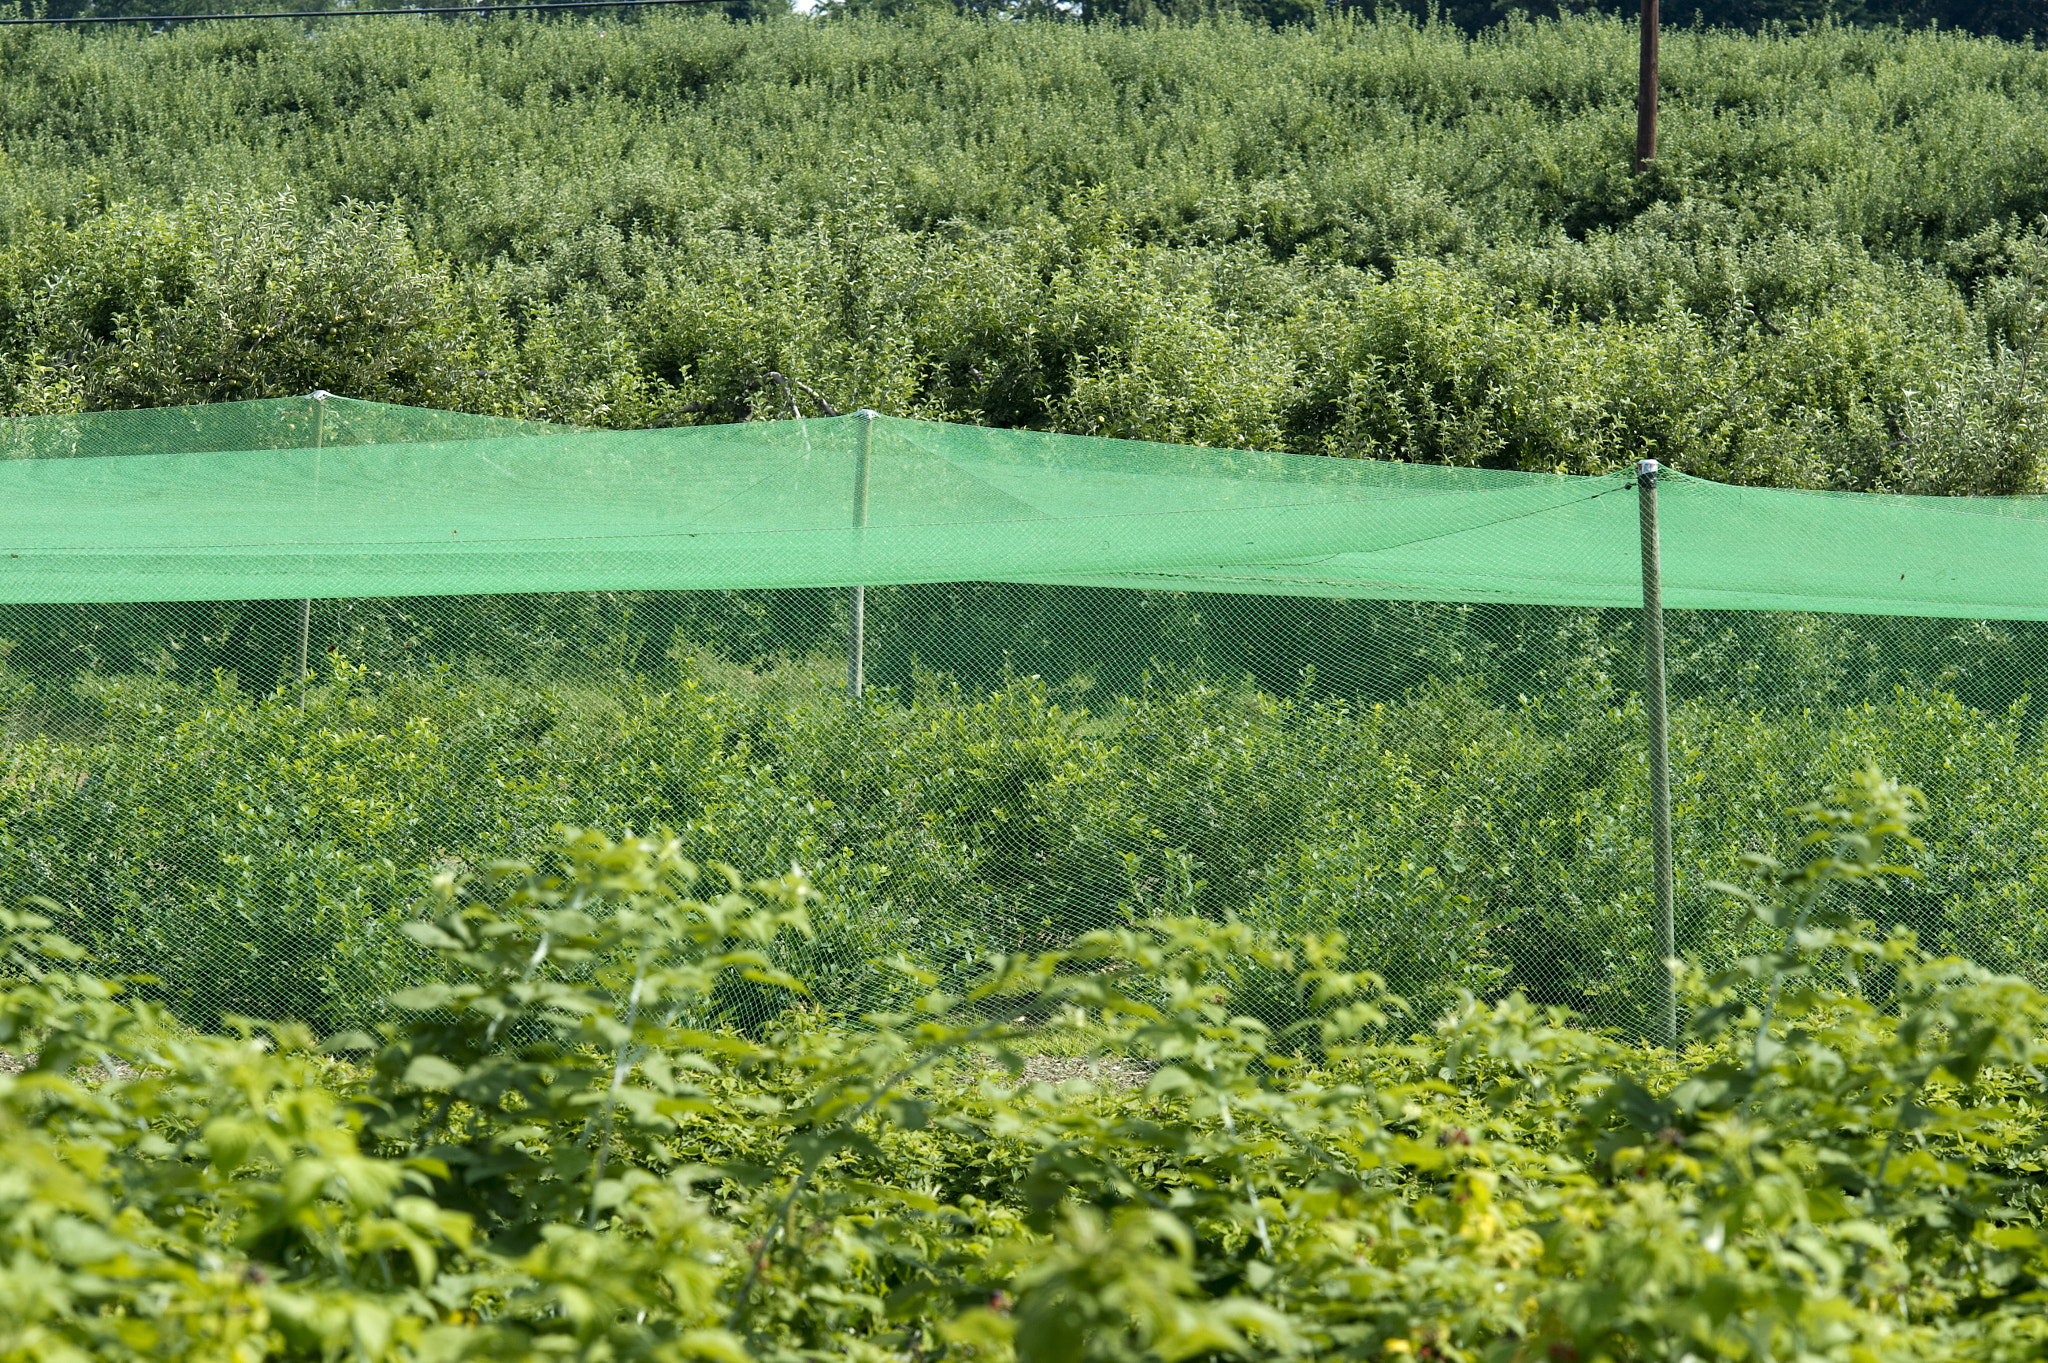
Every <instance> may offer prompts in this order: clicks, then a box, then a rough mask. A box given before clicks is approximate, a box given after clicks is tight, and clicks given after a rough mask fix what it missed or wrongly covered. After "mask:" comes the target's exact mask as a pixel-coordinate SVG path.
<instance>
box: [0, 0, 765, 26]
mask: <svg viewBox="0 0 2048 1363" xmlns="http://www.w3.org/2000/svg"><path fill="white" fill-rule="evenodd" d="M730 2H731V0H547V3H545V4H524V5H431V6H423V7H420V8H417V9H287V10H254V11H251V12H249V13H247V14H97V15H80V16H77V17H74V18H69V19H0V25H7V24H180V23H195V22H198V21H199V20H203V19H367V18H370V17H372V16H374V15H379V14H395V15H403V14H504V13H507V12H510V11H513V10H526V11H536V10H557V9H640V8H643V7H645V6H648V5H722V4H728V3H730Z"/></svg>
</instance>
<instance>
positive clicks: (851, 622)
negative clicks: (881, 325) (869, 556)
mask: <svg viewBox="0 0 2048 1363" xmlns="http://www.w3.org/2000/svg"><path fill="white" fill-rule="evenodd" d="M859 415H860V452H859V454H858V455H857V456H856V458H855V460H854V465H853V528H854V529H856V530H865V529H866V528H867V524H868V463H869V461H870V460H871V459H872V458H873V457H874V453H875V414H874V412H873V411H871V410H870V409H868V408H865V407H864V408H862V409H861V411H860V414H859ZM846 607H847V609H846V621H847V634H846V698H847V699H848V700H859V699H860V697H861V692H862V691H863V690H864V689H865V688H866V685H867V677H866V675H865V673H866V665H867V659H866V653H867V612H868V589H867V588H866V587H855V588H854V589H853V590H852V593H851V594H850V596H849V597H848V599H847V603H846Z"/></svg>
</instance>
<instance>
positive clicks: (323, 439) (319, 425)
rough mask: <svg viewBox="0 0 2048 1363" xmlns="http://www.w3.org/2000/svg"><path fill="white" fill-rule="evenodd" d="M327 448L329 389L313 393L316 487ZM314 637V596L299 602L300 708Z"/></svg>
mask: <svg viewBox="0 0 2048 1363" xmlns="http://www.w3.org/2000/svg"><path fill="white" fill-rule="evenodd" d="M326 448H327V390H326V389H324V388H321V389H316V390H315V391H314V393H313V449H314V451H315V453H314V456H313V458H314V471H313V478H314V484H313V485H314V487H315V489H317V488H318V487H319V478H320V472H319V453H318V452H319V451H320V450H323V449H326ZM312 639H313V598H312V597H310V596H309V597H307V598H306V599H305V600H303V601H301V602H299V708H300V709H302V710H303V709H304V708H305V707H306V652H307V648H308V646H309V645H310V644H311V643H312Z"/></svg>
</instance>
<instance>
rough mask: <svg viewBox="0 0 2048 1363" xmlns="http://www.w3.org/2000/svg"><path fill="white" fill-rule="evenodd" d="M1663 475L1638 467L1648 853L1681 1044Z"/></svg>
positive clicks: (1667, 1010) (1668, 1018) (1663, 1007)
mask: <svg viewBox="0 0 2048 1363" xmlns="http://www.w3.org/2000/svg"><path fill="white" fill-rule="evenodd" d="M1659 472H1660V470H1659V468H1658V466H1657V461H1656V460H1654V459H1645V460H1643V461H1642V462H1641V463H1639V464H1637V465H1636V492H1637V503H1638V507H1639V510H1640V513H1641V522H1642V538H1643V663H1644V668H1643V670H1644V674H1645V676H1644V686H1643V708H1644V710H1645V711H1646V712H1647V713H1648V717H1649V729H1650V733H1649V738H1650V854H1651V856H1652V858H1653V859H1654V860H1655V862H1656V882H1657V966H1658V974H1659V976H1660V977H1661V978H1662V980H1663V990H1662V994H1661V997H1660V998H1659V999H1658V1016H1657V1027H1656V1030H1657V1039H1658V1040H1659V1041H1660V1042H1662V1043H1663V1044H1664V1045H1666V1046H1670V1045H1674V1044H1676V1042H1677V1040H1678V982H1677V980H1676V979H1674V978H1673V977H1672V974H1671V967H1670V965H1669V962H1670V961H1671V959H1672V957H1673V956H1674V955H1676V954H1677V942H1676V939H1675V932H1674V928H1673V923H1672V901H1673V899H1674V898H1675V895H1674V892H1673V883H1672V875H1671V745H1670V741H1669V738H1668V736H1667V733H1666V728H1665V704H1664V584H1663V571H1662V564H1661V562H1660V556H1659V553H1658V544H1657V475H1658V473H1659Z"/></svg>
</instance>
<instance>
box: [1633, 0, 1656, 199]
mask: <svg viewBox="0 0 2048 1363" xmlns="http://www.w3.org/2000/svg"><path fill="white" fill-rule="evenodd" d="M1641 30H1642V40H1643V57H1642V70H1641V72H1640V73H1639V75H1638V78H1637V82H1636V174H1638V175H1641V174H1642V173H1643V168H1644V167H1645V166H1647V165H1649V164H1650V162H1652V161H1654V160H1655V159H1656V158H1657V0H1643V19H1642V24H1641Z"/></svg>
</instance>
